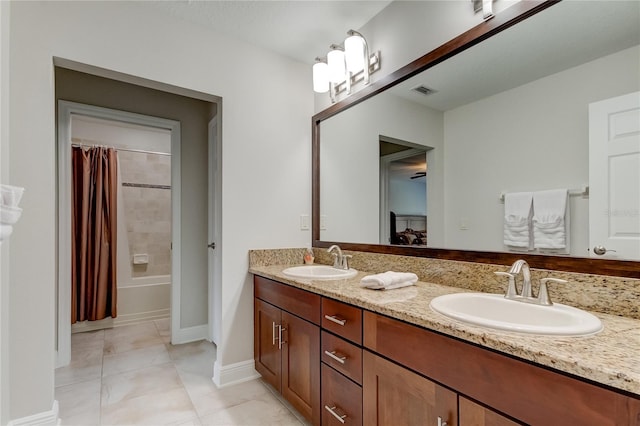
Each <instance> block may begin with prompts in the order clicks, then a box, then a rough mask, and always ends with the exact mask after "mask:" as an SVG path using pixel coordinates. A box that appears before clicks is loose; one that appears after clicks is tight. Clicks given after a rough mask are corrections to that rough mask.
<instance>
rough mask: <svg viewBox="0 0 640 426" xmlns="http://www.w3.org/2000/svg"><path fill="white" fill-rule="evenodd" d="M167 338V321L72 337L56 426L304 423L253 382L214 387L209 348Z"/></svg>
mask: <svg viewBox="0 0 640 426" xmlns="http://www.w3.org/2000/svg"><path fill="white" fill-rule="evenodd" d="M169 336H170V333H169V320H168V319H167V320H157V321H150V322H146V323H143V324H138V325H131V326H125V327H117V328H113V329H108V330H100V331H93V332H86V333H78V334H73V335H72V336H71V364H70V365H69V366H67V367H62V368H59V369H57V370H56V390H55V398H56V399H57V400H58V403H59V404H60V418H61V419H62V425H63V426H67V425H77V426H94V425H95V426H106V425H114V426H115V425H153V426H155V425H174V426H196V425H203V426H204V425H242V426H253V425H256V426H258V425H282V426H289V425H291V426H293V425H295V426H301V425H306V424H307V423H306V422H305V421H304V420H303V419H301V418H300V417H299V414H297V413H296V412H295V411H294V410H292V409H291V407H290V406H288V404H286V403H285V402H283V401H282V399H281V398H280V397H279V396H278V395H275V394H274V392H273V390H272V389H271V388H270V387H269V386H267V385H265V384H264V383H263V382H262V381H260V380H253V381H250V382H246V383H242V384H239V385H235V386H231V387H227V388H224V389H218V388H216V386H215V385H214V384H213V382H212V380H211V376H212V372H213V363H214V361H215V357H216V349H215V346H214V345H213V344H211V343H209V342H204V341H203V342H195V343H188V344H184V345H177V346H173V345H171V344H170V343H169V340H170V337H169Z"/></svg>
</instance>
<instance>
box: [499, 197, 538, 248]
mask: <svg viewBox="0 0 640 426" xmlns="http://www.w3.org/2000/svg"><path fill="white" fill-rule="evenodd" d="M532 202H533V193H532V192H511V193H508V194H505V196H504V228H503V230H504V232H503V242H504V245H505V246H507V247H508V248H509V249H515V250H519V251H526V250H532V249H533V233H532V227H531V218H532V216H533V210H532V208H531V206H532Z"/></svg>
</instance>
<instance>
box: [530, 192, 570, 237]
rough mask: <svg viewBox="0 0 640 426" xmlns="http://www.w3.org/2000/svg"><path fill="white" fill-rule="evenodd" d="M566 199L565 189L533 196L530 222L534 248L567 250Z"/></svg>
mask: <svg viewBox="0 0 640 426" xmlns="http://www.w3.org/2000/svg"><path fill="white" fill-rule="evenodd" d="M568 197H569V191H568V190H567V189H552V190H549V191H538V192H535V193H534V194H533V219H532V222H533V239H534V247H535V248H537V249H565V248H567V241H568V239H567V228H568V227H567V225H568V221H567V220H566V213H567V211H568V207H567V202H568Z"/></svg>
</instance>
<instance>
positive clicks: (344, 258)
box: [342, 254, 353, 269]
mask: <svg viewBox="0 0 640 426" xmlns="http://www.w3.org/2000/svg"><path fill="white" fill-rule="evenodd" d="M351 258H353V255H350V254H343V255H342V268H343V269H349V259H351Z"/></svg>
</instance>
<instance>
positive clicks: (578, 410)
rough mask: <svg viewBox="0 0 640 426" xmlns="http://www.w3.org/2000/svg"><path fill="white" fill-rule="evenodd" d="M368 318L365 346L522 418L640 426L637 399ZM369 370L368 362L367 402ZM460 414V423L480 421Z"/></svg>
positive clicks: (527, 421)
mask: <svg viewBox="0 0 640 426" xmlns="http://www.w3.org/2000/svg"><path fill="white" fill-rule="evenodd" d="M363 321H364V324H363V328H364V346H365V348H367V349H369V350H371V351H373V352H376V353H377V354H379V355H381V356H384V357H385V358H388V359H391V360H393V361H394V362H396V363H398V364H400V365H402V366H405V367H407V368H408V369H411V370H413V371H414V372H416V373H419V375H420V376H424V377H428V378H429V379H431V380H434V381H436V382H438V383H442V384H444V385H446V386H447V387H449V388H451V389H454V390H455V391H456V392H457V393H458V394H460V395H463V396H465V397H468V398H471V399H473V400H475V401H478V402H479V403H481V404H483V405H484V406H486V407H491V408H492V409H495V410H496V411H497V412H500V413H504V414H505V415H507V416H509V417H511V418H514V419H516V420H517V421H519V422H523V423H525V424H531V425H581V426H586V425H610V426H621V425H634V426H636V425H640V399H638V398H637V397H631V396H627V395H625V394H623V393H620V392H616V391H613V390H610V389H606V388H604V387H600V386H597V385H594V384H592V383H588V382H585V381H583V380H579V379H576V378H573V377H570V376H568V375H565V374H560V373H557V372H553V371H551V370H549V369H547V368H542V367H539V366H536V365H534V364H531V363H528V362H525V361H522V360H518V359H515V358H512V357H509V356H505V355H502V354H499V353H496V352H494V351H490V350H487V349H484V348H481V347H479V346H477V345H473V344H469V343H466V342H462V341H460V340H457V339H453V338H451V337H448V336H444V335H442V334H439V333H435V332H432V331H429V330H427V329H424V328H421V327H417V326H413V325H409V324H406V323H403V322H401V321H398V320H396V319H392V318H388V317H384V316H382V315H378V314H374V313H372V312H365V313H364V319H363ZM365 354H366V351H365ZM364 359H365V360H366V357H365V358H364ZM367 369H368V367H367V364H366V363H365V365H364V372H365V376H364V383H363V385H364V394H365V402H366V400H367V394H368V390H367V386H368V385H367V383H369V382H368V381H367ZM366 411H367V408H366V404H365V412H366ZM460 417H461V419H460V425H463V426H466V425H469V424H471V425H473V424H475V423H473V422H471V423H466V422H465V423H463V422H462V421H463V418H462V414H461V416H460ZM365 421H366V419H365ZM491 424H500V423H491Z"/></svg>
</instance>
